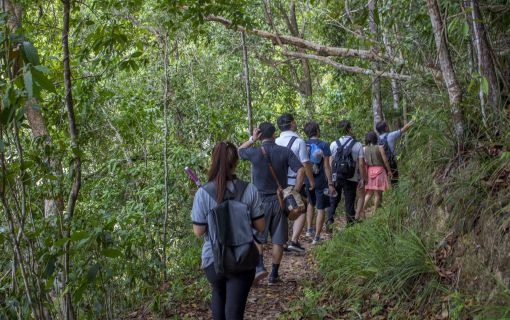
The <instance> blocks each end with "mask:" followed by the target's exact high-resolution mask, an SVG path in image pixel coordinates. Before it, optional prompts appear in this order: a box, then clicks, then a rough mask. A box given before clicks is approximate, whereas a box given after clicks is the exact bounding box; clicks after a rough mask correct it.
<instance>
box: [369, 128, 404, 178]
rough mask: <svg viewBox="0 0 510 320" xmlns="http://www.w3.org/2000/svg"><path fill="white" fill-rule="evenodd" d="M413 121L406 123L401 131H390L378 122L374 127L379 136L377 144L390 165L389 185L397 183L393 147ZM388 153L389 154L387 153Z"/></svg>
mask: <svg viewBox="0 0 510 320" xmlns="http://www.w3.org/2000/svg"><path fill="white" fill-rule="evenodd" d="M412 124H413V121H410V122H408V123H406V124H405V125H404V126H403V127H402V129H399V130H395V131H390V128H389V126H388V124H387V123H386V121H380V122H378V123H377V124H376V125H375V129H376V130H377V133H378V134H379V144H380V145H383V146H384V148H385V149H384V151H385V152H386V157H388V162H389V163H390V168H391V173H392V178H391V183H392V184H395V183H397V182H398V167H397V155H396V153H395V147H396V145H397V139H398V138H400V137H401V136H402V133H404V132H406V131H407V130H408V129H409V128H410V127H411V125H412ZM388 151H389V152H388Z"/></svg>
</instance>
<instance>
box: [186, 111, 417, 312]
mask: <svg viewBox="0 0 510 320" xmlns="http://www.w3.org/2000/svg"><path fill="white" fill-rule="evenodd" d="M411 124H412V123H411V122H410V123H407V124H406V125H405V126H404V127H403V128H401V129H399V130H395V131H391V132H390V131H389V127H388V125H387V124H386V123H385V122H380V123H378V124H377V125H376V130H377V132H378V134H377V133H376V132H374V131H371V132H369V133H367V135H366V137H365V146H363V144H362V143H361V142H359V141H357V140H356V138H355V137H354V135H353V133H352V127H351V123H350V122H349V121H348V120H342V121H340V122H339V123H338V126H337V128H338V130H339V132H338V133H339V138H338V139H336V140H335V141H333V142H331V143H328V142H326V141H323V140H321V139H320V127H319V124H318V123H317V122H314V121H311V122H308V123H306V124H305V125H304V132H305V134H306V135H307V137H308V140H306V141H305V140H303V139H302V138H301V137H299V135H298V134H297V133H296V131H297V124H296V121H295V119H294V117H293V116H292V115H291V114H288V113H285V114H283V115H281V116H280V117H279V118H278V120H277V125H278V128H279V129H280V131H281V133H280V135H279V137H276V127H275V126H274V125H273V124H272V123H269V122H263V123H261V124H260V125H259V126H258V127H257V128H256V129H255V130H254V131H253V134H252V136H251V137H250V139H249V140H247V141H246V142H244V143H243V144H241V146H239V148H237V147H236V146H234V145H233V144H232V143H230V142H220V143H218V144H216V146H215V147H214V150H213V154H212V160H211V166H210V169H209V172H208V182H207V184H205V185H204V186H202V187H201V188H199V190H198V191H197V193H196V194H195V199H194V202H193V208H192V222H193V231H194V233H195V235H196V236H198V237H201V236H204V238H205V239H204V245H203V249H202V268H203V269H204V270H205V275H206V277H207V279H208V281H209V282H210V284H211V287H212V302H211V304H212V306H211V309H212V315H213V318H214V319H243V315H244V309H245V306H246V300H247V297H248V294H249V292H250V288H251V287H252V285H256V284H258V283H259V282H261V281H262V280H263V279H265V278H266V277H267V283H268V285H275V284H278V283H279V282H281V281H282V280H281V277H280V274H279V268H280V263H281V260H282V256H283V253H284V251H294V252H304V251H305V249H304V248H303V247H302V246H301V245H300V243H299V238H300V236H301V234H302V231H303V229H304V226H305V224H306V235H307V236H311V237H313V240H312V244H313V245H316V244H319V243H320V242H321V232H322V229H323V227H324V224H326V230H329V229H330V227H331V224H332V223H333V221H334V216H335V212H336V209H337V206H338V204H339V203H340V200H341V196H342V194H343V197H344V203H345V214H346V220H347V225H351V224H353V223H355V222H357V221H361V220H363V219H365V208H367V207H368V204H369V201H370V199H371V197H372V196H374V198H375V199H374V207H375V208H377V207H378V206H380V204H381V199H382V193H383V192H384V191H386V190H387V189H388V188H389V186H390V184H391V183H396V181H397V179H398V170H397V164H396V157H395V146H396V142H397V139H398V138H399V137H400V136H401V134H402V133H404V132H405V131H407V130H408V129H409V127H410V126H411ZM257 141H261V143H260V146H258V147H255V146H254V144H255V143H256V142H257ZM239 159H242V160H247V161H250V162H251V174H252V183H248V182H244V181H242V180H240V179H238V178H237V177H236V174H235V172H236V167H237V164H238V162H239ZM304 199H307V201H303V200H304ZM306 202H307V203H308V204H306ZM315 209H317V216H316V220H315V228H313V227H312V225H313V216H314V211H315ZM326 211H327V212H326ZM326 213H327V217H326ZM289 219H294V222H293V225H292V231H291V236H290V240H289V227H288V223H289ZM268 238H270V239H271V245H272V249H271V250H272V251H271V258H272V261H271V271H270V273H268V272H267V271H266V268H265V264H264V259H263V249H264V247H263V244H265V243H266V242H267V240H268Z"/></svg>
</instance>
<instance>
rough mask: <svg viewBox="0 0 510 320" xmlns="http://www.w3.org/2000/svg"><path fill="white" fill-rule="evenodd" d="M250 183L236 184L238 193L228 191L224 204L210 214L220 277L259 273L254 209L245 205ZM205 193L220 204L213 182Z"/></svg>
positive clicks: (214, 251)
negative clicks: (254, 235)
mask: <svg viewBox="0 0 510 320" xmlns="http://www.w3.org/2000/svg"><path fill="white" fill-rule="evenodd" d="M247 186H248V182H245V181H240V180H236V181H235V182H234V192H230V191H229V190H228V189H227V190H226V192H225V196H224V197H223V201H222V202H221V203H219V204H218V205H217V206H216V207H215V208H213V209H211V210H210V211H209V213H208V214H207V226H208V230H207V232H208V234H209V241H211V246H212V251H213V256H214V270H215V271H216V273H217V274H228V273H237V272H243V271H248V270H252V269H255V266H256V264H257V259H258V255H259V252H258V250H257V247H256V246H255V243H254V238H253V231H252V221H251V214H250V208H249V206H248V205H247V204H245V203H242V202H241V198H242V196H243V194H244V190H245V189H246V187H247ZM203 188H204V190H205V191H206V192H207V193H208V194H209V196H211V197H212V198H213V199H214V200H215V201H216V186H215V185H214V183H212V182H209V183H207V184H206V185H205V186H203Z"/></svg>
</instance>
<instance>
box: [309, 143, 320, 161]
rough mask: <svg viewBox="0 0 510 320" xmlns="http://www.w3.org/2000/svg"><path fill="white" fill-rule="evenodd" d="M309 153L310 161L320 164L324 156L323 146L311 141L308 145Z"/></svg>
mask: <svg viewBox="0 0 510 320" xmlns="http://www.w3.org/2000/svg"><path fill="white" fill-rule="evenodd" d="M308 148H309V149H308V150H309V151H308V154H309V155H310V161H311V162H312V163H315V164H320V163H321V162H322V159H323V157H324V154H323V152H322V149H321V147H319V145H318V144H316V143H311V144H309V145H308Z"/></svg>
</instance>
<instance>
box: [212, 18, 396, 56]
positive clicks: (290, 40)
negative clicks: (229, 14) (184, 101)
mask: <svg viewBox="0 0 510 320" xmlns="http://www.w3.org/2000/svg"><path fill="white" fill-rule="evenodd" d="M204 20H206V21H212V22H218V23H221V24H223V25H224V26H225V27H227V28H234V29H236V30H238V31H245V32H249V33H252V34H255V35H257V36H259V37H262V38H266V39H269V40H271V41H273V43H278V42H281V43H282V44H288V45H293V46H295V47H298V48H302V49H307V50H312V51H315V52H316V53H317V55H319V56H326V57H327V56H335V57H352V58H360V59H365V60H388V61H392V62H395V63H397V64H403V63H404V61H403V60H401V59H399V58H392V57H390V56H388V55H381V56H377V55H374V54H373V53H372V52H371V51H370V50H363V49H352V48H341V47H329V46H324V45H321V44H318V43H315V42H311V41H308V40H305V39H301V38H298V37H294V36H288V35H276V34H274V33H271V32H267V31H263V30H258V29H247V28H245V27H243V26H234V25H233V24H232V22H231V21H230V20H228V19H226V18H224V17H221V16H215V15H208V16H206V17H204Z"/></svg>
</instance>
